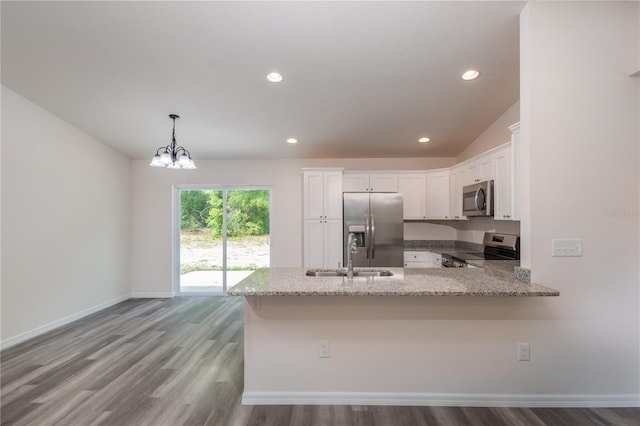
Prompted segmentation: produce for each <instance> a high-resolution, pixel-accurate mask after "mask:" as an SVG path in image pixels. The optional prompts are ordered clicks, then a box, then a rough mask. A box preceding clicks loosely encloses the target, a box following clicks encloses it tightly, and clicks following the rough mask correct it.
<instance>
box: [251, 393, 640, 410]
mask: <svg viewBox="0 0 640 426" xmlns="http://www.w3.org/2000/svg"><path fill="white" fill-rule="evenodd" d="M242 404H243V405H395V406H450V407H640V394H604V395H593V394H467V393H459V394H458V393H402V392H397V393H386V392H244V393H243V394H242Z"/></svg>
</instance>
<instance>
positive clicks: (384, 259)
mask: <svg viewBox="0 0 640 426" xmlns="http://www.w3.org/2000/svg"><path fill="white" fill-rule="evenodd" d="M343 221H344V239H343V241H344V246H343V249H342V254H343V262H344V263H343V265H345V266H346V265H347V241H348V239H349V233H350V232H353V234H354V236H355V237H356V245H357V246H358V252H357V253H354V254H353V255H352V262H353V266H354V267H356V268H357V267H372V266H380V267H383V266H386V267H394V266H395V267H402V266H403V265H404V228H403V215H402V194H399V193H375V192H374V193H367V192H345V193H344V194H343Z"/></svg>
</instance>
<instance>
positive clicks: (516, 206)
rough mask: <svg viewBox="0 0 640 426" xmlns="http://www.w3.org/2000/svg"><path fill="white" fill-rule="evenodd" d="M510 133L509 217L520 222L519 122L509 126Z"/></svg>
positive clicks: (520, 154)
mask: <svg viewBox="0 0 640 426" xmlns="http://www.w3.org/2000/svg"><path fill="white" fill-rule="evenodd" d="M509 130H510V131H511V166H512V167H511V217H512V219H513V220H520V197H522V196H523V195H522V194H523V192H522V187H521V185H522V176H521V174H522V166H521V164H522V144H521V142H520V122H517V123H515V124H512V125H511V126H509Z"/></svg>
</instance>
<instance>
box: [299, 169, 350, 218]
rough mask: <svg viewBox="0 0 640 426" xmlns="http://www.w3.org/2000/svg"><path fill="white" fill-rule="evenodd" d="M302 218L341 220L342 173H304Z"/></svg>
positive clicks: (306, 171)
mask: <svg viewBox="0 0 640 426" xmlns="http://www.w3.org/2000/svg"><path fill="white" fill-rule="evenodd" d="M303 174H304V209H303V210H304V218H305V219H340V218H342V171H340V170H305V171H304V173H303Z"/></svg>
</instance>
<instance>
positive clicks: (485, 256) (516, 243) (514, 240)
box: [442, 232, 520, 268]
mask: <svg viewBox="0 0 640 426" xmlns="http://www.w3.org/2000/svg"><path fill="white" fill-rule="evenodd" d="M482 243H483V245H484V250H483V251H481V252H474V251H469V252H464V251H457V252H455V253H454V252H451V253H442V266H443V267H445V268H466V267H467V263H466V261H467V260H519V259H520V237H519V236H517V235H514V234H500V233H497V232H485V233H484V239H483V241H482Z"/></svg>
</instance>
